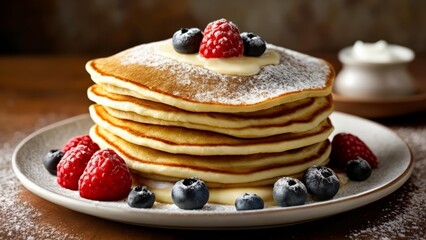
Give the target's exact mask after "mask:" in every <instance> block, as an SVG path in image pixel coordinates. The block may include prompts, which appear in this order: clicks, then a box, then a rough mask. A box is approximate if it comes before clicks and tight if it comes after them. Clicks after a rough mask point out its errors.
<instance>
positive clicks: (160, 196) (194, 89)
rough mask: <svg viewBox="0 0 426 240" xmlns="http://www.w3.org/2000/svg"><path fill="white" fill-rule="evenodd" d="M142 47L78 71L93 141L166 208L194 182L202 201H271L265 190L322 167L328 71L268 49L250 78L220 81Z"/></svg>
mask: <svg viewBox="0 0 426 240" xmlns="http://www.w3.org/2000/svg"><path fill="white" fill-rule="evenodd" d="M160 43H161V44H164V42H154V43H149V44H142V45H139V46H136V47H134V48H131V49H128V50H125V51H123V52H120V53H118V54H116V55H113V56H110V57H106V58H99V59H95V60H92V61H89V62H88V63H87V65H86V69H87V71H88V72H89V73H90V75H91V77H92V79H93V81H94V82H95V83H96V84H95V85H93V86H91V87H90V88H89V89H88V96H89V98H90V99H91V100H92V101H94V102H95V103H96V104H94V105H92V106H91V107H90V115H91V117H92V119H93V121H94V122H95V125H94V126H93V127H92V129H91V130H90V136H91V137H92V139H93V140H94V141H95V142H96V143H98V144H99V145H100V147H101V148H112V149H114V150H115V151H116V152H117V153H118V154H119V155H120V156H122V157H123V159H124V160H125V161H126V163H127V165H128V166H129V168H130V169H131V170H132V173H133V176H134V180H135V181H136V182H137V183H138V184H143V185H146V186H148V187H149V188H150V189H151V190H152V191H153V192H154V193H155V194H156V200H157V201H160V202H172V200H171V195H170V192H171V188H172V186H173V184H174V183H175V182H176V181H178V180H181V179H184V178H188V177H198V178H200V179H202V180H204V181H205V182H206V184H207V186H208V187H209V191H210V199H209V202H212V203H221V204H234V201H235V199H236V198H237V197H238V196H239V195H242V194H244V193H246V192H253V193H256V194H258V195H260V196H261V197H262V198H263V199H264V200H265V201H266V202H269V201H272V185H273V184H274V182H275V181H276V180H277V179H278V178H280V177H283V176H294V177H300V176H302V175H303V172H304V171H305V170H306V169H307V168H308V167H310V166H312V165H324V164H326V163H327V162H328V156H329V153H330V147H331V146H330V143H329V140H328V136H329V135H330V133H331V132H332V130H333V126H332V124H331V122H330V120H329V118H328V116H329V115H330V113H331V112H332V111H333V103H332V98H331V88H332V83H333V80H334V71H333V69H332V67H331V66H330V65H329V64H328V63H326V62H325V61H323V60H320V59H317V58H313V57H310V56H307V55H304V54H301V53H297V52H294V51H291V50H288V49H285V48H281V47H277V46H274V45H270V44H268V45H267V46H268V49H269V50H271V51H276V52H277V53H279V56H280V61H279V64H276V65H268V66H265V67H262V69H261V70H260V72H259V73H258V74H255V75H252V76H237V75H226V74H220V73H217V72H213V71H210V70H207V69H205V68H202V67H198V66H194V65H191V64H187V63H182V62H179V61H177V60H173V59H170V58H167V57H164V56H163V55H161V54H158V52H157V51H158V46H159V44H160Z"/></svg>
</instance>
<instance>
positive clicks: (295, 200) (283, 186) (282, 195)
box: [272, 177, 308, 207]
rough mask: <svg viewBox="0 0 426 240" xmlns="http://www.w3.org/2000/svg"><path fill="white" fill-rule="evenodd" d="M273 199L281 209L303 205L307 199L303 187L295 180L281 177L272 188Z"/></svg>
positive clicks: (306, 192) (306, 193)
mask: <svg viewBox="0 0 426 240" xmlns="http://www.w3.org/2000/svg"><path fill="white" fill-rule="evenodd" d="M272 193H273V197H274V200H275V202H276V203H278V204H279V205H280V206H281V207H287V206H297V205H303V204H305V202H306V199H307V198H308V191H307V190H306V187H305V185H304V184H303V183H302V182H301V181H300V180H299V179H297V178H292V177H282V178H280V179H278V180H277V181H276V182H275V184H274V188H273V192H272Z"/></svg>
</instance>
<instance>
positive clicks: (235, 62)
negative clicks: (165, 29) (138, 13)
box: [157, 40, 280, 76]
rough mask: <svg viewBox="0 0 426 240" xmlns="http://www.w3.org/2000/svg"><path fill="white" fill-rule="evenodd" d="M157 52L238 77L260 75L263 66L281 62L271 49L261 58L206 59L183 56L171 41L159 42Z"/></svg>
mask: <svg viewBox="0 0 426 240" xmlns="http://www.w3.org/2000/svg"><path fill="white" fill-rule="evenodd" d="M157 52H158V54H160V55H161V56H164V57H167V58H171V59H174V60H176V61H179V62H183V63H187V64H192V65H196V66H199V67H204V68H206V69H209V70H211V71H214V72H217V73H222V74H228V75H237V76H252V75H255V74H257V73H259V72H260V69H261V68H262V67H263V66H266V65H272V64H273V65H275V64H278V63H279V62H280V56H279V54H278V53H277V52H276V51H274V50H271V49H266V51H265V52H264V53H263V54H262V56H260V57H245V56H243V57H231V58H204V57H202V56H201V55H200V54H198V53H195V54H181V53H178V52H176V51H175V50H174V48H173V45H172V41H171V40H165V41H162V42H159V45H158V48H157Z"/></svg>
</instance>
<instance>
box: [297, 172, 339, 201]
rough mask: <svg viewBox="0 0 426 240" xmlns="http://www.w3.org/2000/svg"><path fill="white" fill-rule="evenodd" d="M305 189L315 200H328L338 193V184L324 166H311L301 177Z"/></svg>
mask: <svg viewBox="0 0 426 240" xmlns="http://www.w3.org/2000/svg"><path fill="white" fill-rule="evenodd" d="M303 182H304V183H305V186H306V189H307V190H308V192H309V193H310V194H311V195H312V198H314V199H316V200H320V201H322V200H328V199H331V198H333V197H334V195H336V193H337V191H339V187H340V182H339V179H338V178H337V176H336V174H335V173H334V172H333V170H331V169H330V168H328V167H325V166H312V167H310V168H308V170H306V172H305V175H304V177H303Z"/></svg>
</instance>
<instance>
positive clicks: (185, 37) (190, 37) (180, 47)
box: [172, 28, 203, 54]
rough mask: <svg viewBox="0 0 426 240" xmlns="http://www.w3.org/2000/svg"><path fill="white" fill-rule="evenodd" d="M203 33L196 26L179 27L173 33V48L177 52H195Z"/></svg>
mask: <svg viewBox="0 0 426 240" xmlns="http://www.w3.org/2000/svg"><path fill="white" fill-rule="evenodd" d="M201 40H203V33H202V32H201V30H200V29H198V28H189V29H188V28H181V29H180V30H179V31H177V32H175V33H174V34H173V41H172V42H173V48H174V49H175V51H176V52H178V53H186V54H188V53H197V52H198V50H199V49H200V43H201Z"/></svg>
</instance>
